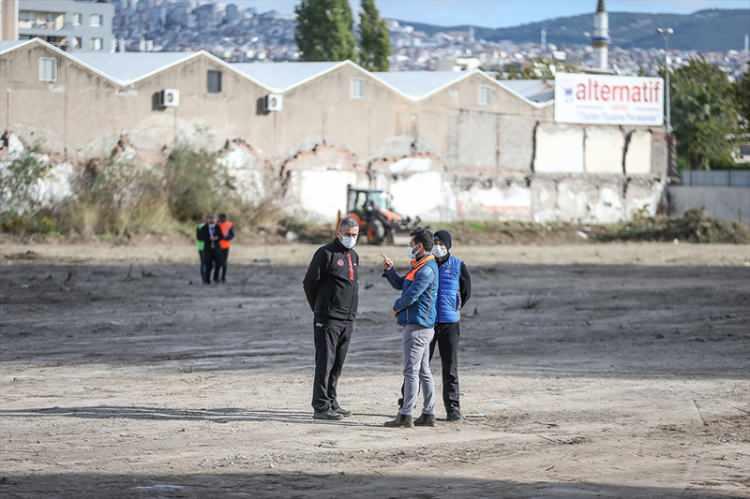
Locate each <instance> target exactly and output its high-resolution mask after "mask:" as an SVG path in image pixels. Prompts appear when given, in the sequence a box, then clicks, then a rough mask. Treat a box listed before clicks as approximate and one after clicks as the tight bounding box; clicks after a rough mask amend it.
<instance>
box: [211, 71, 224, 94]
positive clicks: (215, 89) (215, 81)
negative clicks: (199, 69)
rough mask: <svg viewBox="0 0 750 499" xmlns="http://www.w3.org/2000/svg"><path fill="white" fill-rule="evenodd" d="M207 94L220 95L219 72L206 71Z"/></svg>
mask: <svg viewBox="0 0 750 499" xmlns="http://www.w3.org/2000/svg"><path fill="white" fill-rule="evenodd" d="M208 93H209V94H220V93H221V71H216V70H213V69H209V70H208Z"/></svg>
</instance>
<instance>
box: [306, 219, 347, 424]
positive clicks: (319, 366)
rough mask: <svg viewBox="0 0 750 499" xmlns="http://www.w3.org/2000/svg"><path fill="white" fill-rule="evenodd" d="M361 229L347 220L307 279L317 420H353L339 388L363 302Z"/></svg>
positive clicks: (315, 258)
mask: <svg viewBox="0 0 750 499" xmlns="http://www.w3.org/2000/svg"><path fill="white" fill-rule="evenodd" d="M358 236H359V224H358V223H357V222H356V221H355V220H353V219H351V218H345V219H344V220H342V221H341V223H340V224H339V228H338V230H337V231H336V240H335V241H333V242H331V243H329V244H326V245H325V246H323V247H321V248H320V249H318V251H316V252H315V256H313V259H312V261H311V262H310V266H309V267H308V269H307V274H306V275H305V280H304V288H305V295H306V296H307V302H308V303H309V305H310V309H311V310H312V311H313V313H314V315H315V380H314V384H313V398H312V406H313V410H314V411H315V414H314V415H313V417H314V418H315V419H327V420H340V419H342V418H344V417H346V416H350V415H351V412H350V411H347V410H346V409H343V408H342V407H341V406H340V405H339V402H338V399H337V398H336V385H337V383H338V379H339V376H341V370H342V368H343V367H344V360H345V359H346V353H347V350H348V349H349V342H350V341H351V336H352V332H353V331H354V319H355V317H356V315H357V305H358V301H359V278H358V274H359V271H358V267H359V255H357V252H356V251H354V249H353V248H354V246H355V245H356V244H357V237H358Z"/></svg>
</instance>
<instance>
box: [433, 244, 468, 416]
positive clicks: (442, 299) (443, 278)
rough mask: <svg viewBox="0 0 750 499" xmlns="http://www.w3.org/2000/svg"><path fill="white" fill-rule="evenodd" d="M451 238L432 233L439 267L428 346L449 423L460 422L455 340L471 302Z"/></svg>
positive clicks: (463, 273)
mask: <svg viewBox="0 0 750 499" xmlns="http://www.w3.org/2000/svg"><path fill="white" fill-rule="evenodd" d="M452 245H453V238H452V237H451V234H450V232H448V231H447V230H439V231H437V232H435V244H434V245H433V247H432V254H433V256H434V257H435V260H436V261H437V264H438V269H439V274H440V286H439V291H438V301H437V323H436V324H435V339H434V340H432V343H430V360H432V355H433V353H434V352H435V346H436V344H437V347H438V348H439V349H440V361H441V363H442V367H443V403H444V404H445V412H446V413H447V416H448V421H461V420H462V419H463V418H462V416H461V406H460V402H459V389H458V339H459V336H460V335H461V327H460V326H461V323H460V321H461V309H462V308H463V307H464V306H465V305H466V303H467V302H468V301H469V298H471V275H470V274H469V270H468V269H467V268H466V264H464V262H462V261H461V260H460V259H458V258H457V257H455V256H453V255H452V254H451V246H452Z"/></svg>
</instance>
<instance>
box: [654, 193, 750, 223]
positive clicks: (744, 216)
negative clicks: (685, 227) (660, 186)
mask: <svg viewBox="0 0 750 499" xmlns="http://www.w3.org/2000/svg"><path fill="white" fill-rule="evenodd" d="M668 196H669V211H670V215H675V216H680V215H682V214H683V213H685V212H686V211H687V210H690V209H704V210H705V211H706V214H707V215H709V216H711V217H713V218H718V219H720V220H728V221H735V222H742V223H745V224H750V188H743V187H682V186H670V187H669V190H668Z"/></svg>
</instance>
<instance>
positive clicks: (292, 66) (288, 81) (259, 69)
mask: <svg viewBox="0 0 750 499" xmlns="http://www.w3.org/2000/svg"><path fill="white" fill-rule="evenodd" d="M340 64H342V63H340V62H251V63H243V64H232V65H231V66H232V67H233V68H235V69H236V70H237V71H239V72H240V73H242V74H244V75H246V76H248V77H250V78H252V79H253V80H255V81H257V82H258V83H260V84H261V85H264V86H266V87H268V88H271V89H274V90H277V91H280V92H281V91H284V90H287V89H289V88H291V87H294V86H296V85H299V84H300V83H302V82H305V81H307V80H310V79H312V78H315V77H316V76H319V75H321V74H323V73H325V72H327V71H330V70H331V69H333V68H335V67H336V66H338V65H340Z"/></svg>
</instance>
